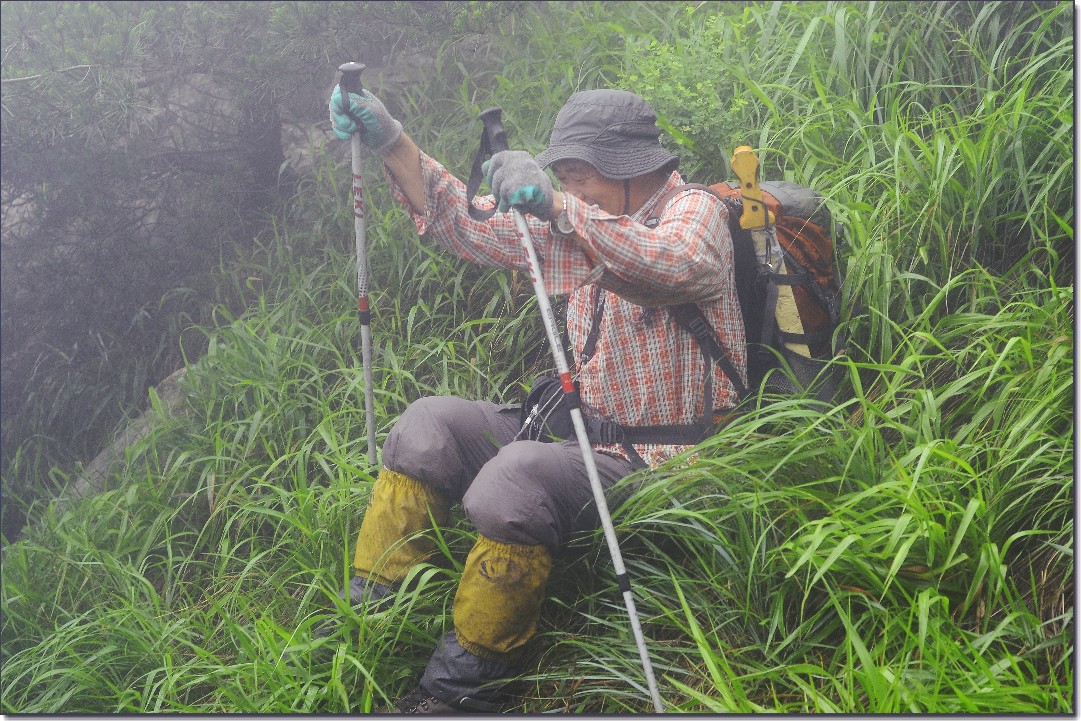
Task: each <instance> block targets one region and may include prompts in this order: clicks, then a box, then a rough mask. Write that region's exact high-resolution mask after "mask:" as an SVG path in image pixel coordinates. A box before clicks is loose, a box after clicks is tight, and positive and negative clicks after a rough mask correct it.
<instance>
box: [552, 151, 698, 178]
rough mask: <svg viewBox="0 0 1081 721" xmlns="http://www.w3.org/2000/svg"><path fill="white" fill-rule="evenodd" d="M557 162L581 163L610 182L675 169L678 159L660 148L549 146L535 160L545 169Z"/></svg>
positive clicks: (677, 165)
mask: <svg viewBox="0 0 1081 721" xmlns="http://www.w3.org/2000/svg"><path fill="white" fill-rule="evenodd" d="M560 160H583V161H585V162H587V163H589V164H590V165H592V166H593V167H594V168H596V169H597V172H598V173H600V174H601V175H603V176H604V177H605V178H608V179H610V180H630V179H631V178H637V177H638V176H639V175H645V174H646V173H652V172H653V171H655V170H660V169H661V168H664V167H665V166H671V167H670V168H669V170H675V169H676V168H678V167H679V156H677V155H673V154H672V153H669V152H668V151H666V150H663V149H661V148H640V147H639V148H634V147H630V148H605V149H604V150H603V151H602V150H601V149H600V148H596V147H594V146H591V145H575V144H569V143H568V144H562V143H561V144H558V145H553V146H552V147H550V148H548V149H547V150H545V151H543V152H541V154H540V155H538V156H537V163H538V164H539V165H540V166H541V167H542V168H547V167H548V166H550V165H552V164H553V163H558V162H559V161H560Z"/></svg>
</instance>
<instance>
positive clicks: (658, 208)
mask: <svg viewBox="0 0 1081 721" xmlns="http://www.w3.org/2000/svg"><path fill="white" fill-rule="evenodd" d="M687 190H703V191H705V192H707V193H709V194H710V195H712V196H714V197H715V198H717V199H718V200H722V202H723V199H722V198H721V196H719V195H718V194H717V191H716V190H714V189H713V188H711V187H709V186H708V185H703V184H702V183H687V184H686V185H677V186H676V187H675V188H672V189H671V190H669V191H668V192H667V193H665V194H664V195H662V196H661V197H660V199H659V200H658V201H657V203H656V204H655V205H654V206H653V210H651V211H650V212H649V217H648V218H646V222H645V224H646V226H647V227H649V228H656V227H657V225H658V224H659V223H660V215H661V213H662V212H663V211H664V208H665V207H666V206H667V205H668V202H669V201H670V200H671V199H672V198H674V197H675V196H677V195H678V194H680V193H682V192H684V191H687ZM668 312H669V313H671V314H672V317H673V318H674V319H675V321H676V322H677V323H679V325H680V327H681V328H683V329H684V330H686V331H687V332H689V333H690V334H691V335H692V336H694V339H695V340H696V341H698V347H699V348H701V349H702V353H703V354H704V355H705V356H706V360H707V361H709V360H711V359H712V361H713V362H715V363H716V364H717V365H719V366H720V367H721V370H722V371H724V374H725V375H726V376H728V380H730V381H731V382H732V385H733V387H735V389H736V393H738V394H739V397H740V398H741V399H742V398H743V397H745V396H746V395H747V386H745V385H743V381H741V380H740V377H739V371H737V370H736V367H735V366H734V365H733V364H732V361H730V360H729V359H728V354H727V353H725V351H724V349H723V348H722V347H721V344H720V342H718V340H717V334H716V332H715V331H714V330H713V327H712V326H711V325H710V324H709V321H708V320H706V316H705V314H704V313H703V312H702V309H701V308H699V307H698V304H697V303H681V304H680V305H670V306H668Z"/></svg>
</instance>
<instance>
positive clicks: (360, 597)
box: [312, 576, 394, 638]
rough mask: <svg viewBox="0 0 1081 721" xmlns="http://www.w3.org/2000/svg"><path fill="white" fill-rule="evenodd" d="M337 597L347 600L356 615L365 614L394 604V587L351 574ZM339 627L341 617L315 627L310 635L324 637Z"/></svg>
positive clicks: (385, 608)
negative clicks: (351, 577)
mask: <svg viewBox="0 0 1081 721" xmlns="http://www.w3.org/2000/svg"><path fill="white" fill-rule="evenodd" d="M338 598H340V599H342V600H343V601H349V602H350V603H351V607H352V609H353V612H354V613H356V614H357V615H367V614H373V613H379V612H381V611H386V610H387V609H388V608H390V607H391V606H392V605H394V589H393V588H391V587H390V586H386V585H384V584H382V583H379V582H378V581H373V580H371V579H370V578H364V577H362V576H353V580H351V581H350V582H349V585H348V586H347V587H345V588H343V589H342V590H341V591H339V592H338ZM341 627H342V623H341V619H340V618H337V619H334V620H331V621H327V622H326V623H324V624H323V625H321V626H319V627H318V628H316V629H315V632H314V633H313V634H312V635H313V636H314V637H315V638H326V637H328V636H333V635H334V634H335V633H336V632H337V631H338V630H339V629H340V628H341Z"/></svg>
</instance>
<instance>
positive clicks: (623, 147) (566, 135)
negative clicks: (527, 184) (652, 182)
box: [537, 90, 679, 180]
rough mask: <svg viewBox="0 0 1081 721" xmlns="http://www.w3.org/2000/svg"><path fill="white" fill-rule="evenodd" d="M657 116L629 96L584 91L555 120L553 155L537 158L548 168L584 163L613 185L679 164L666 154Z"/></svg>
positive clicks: (546, 153) (549, 152)
mask: <svg viewBox="0 0 1081 721" xmlns="http://www.w3.org/2000/svg"><path fill="white" fill-rule="evenodd" d="M660 136H661V129H660V128H658V127H657V113H655V112H653V108H651V107H650V106H649V103H647V102H646V101H645V100H644V99H643V98H641V97H639V96H637V95H635V94H634V93H631V92H628V91H626V90H583V91H581V92H577V93H575V94H574V95H572V96H571V97H570V99H569V100H568V101H567V104H566V105H564V106H563V108H562V109H561V110H560V111H559V114H558V115H556V122H555V126H554V127H553V128H552V138H551V140H550V141H549V143H548V149H547V150H545V151H544V152H542V153H541V154H540V155H538V156H537V163H539V164H540V166H541V167H542V168H547V167H548V166H549V165H551V164H552V163H555V162H558V161H560V160H570V159H575V160H584V161H586V162H587V163H589V164H590V165H592V166H593V167H594V168H596V169H597V172H599V173H600V174H601V175H603V176H604V177H606V178H609V179H611V180H628V179H630V178H635V177H637V176H639V175H645V174H646V173H649V172H652V171H654V170H658V169H660V168H664V167H666V166H667V167H668V169H669V170H675V169H676V168H677V167H679V158H678V157H677V156H675V155H672V154H671V153H669V152H668V151H666V150H664V149H663V148H661V141H660Z"/></svg>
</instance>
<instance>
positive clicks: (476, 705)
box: [388, 686, 499, 715]
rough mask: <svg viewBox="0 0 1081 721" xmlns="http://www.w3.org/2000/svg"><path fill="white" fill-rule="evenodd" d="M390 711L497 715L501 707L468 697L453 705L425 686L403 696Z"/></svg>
mask: <svg viewBox="0 0 1081 721" xmlns="http://www.w3.org/2000/svg"><path fill="white" fill-rule="evenodd" d="M388 711H389V713H427V714H436V715H447V714H460V713H497V712H498V711H499V705H498V704H494V703H489V702H487V701H481V700H479V699H475V698H470V697H468V696H467V697H465V698H462V699H458V701H456V702H454V703H451V702H449V701H443V700H442V699H438V698H436V697H435V696H434V695H433V694H432V692H431V691H429V690H428V689H426V688H424V687H423V686H417V687H416V688H415V689H413V690H412V691H410V692H409V693H407V694H406V695H405V696H402V697H401V699H399V700H398V703H396V704H394V706H393V707H392V708H390V709H388Z"/></svg>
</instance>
